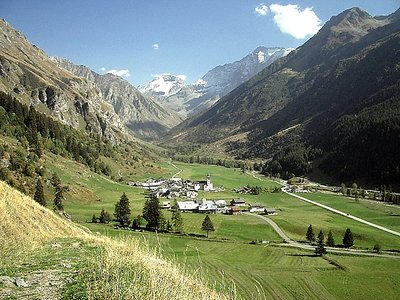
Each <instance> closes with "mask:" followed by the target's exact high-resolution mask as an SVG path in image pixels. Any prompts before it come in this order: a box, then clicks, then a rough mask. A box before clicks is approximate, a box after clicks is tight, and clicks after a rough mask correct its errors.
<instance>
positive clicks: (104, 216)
mask: <svg viewBox="0 0 400 300" xmlns="http://www.w3.org/2000/svg"><path fill="white" fill-rule="evenodd" d="M110 220H111V216H110V214H109V213H108V212H107V211H105V210H104V209H102V210H101V212H100V217H99V222H100V223H109V222H110Z"/></svg>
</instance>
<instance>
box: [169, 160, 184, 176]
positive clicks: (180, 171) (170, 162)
mask: <svg viewBox="0 0 400 300" xmlns="http://www.w3.org/2000/svg"><path fill="white" fill-rule="evenodd" d="M168 163H169V164H170V165H171V166H173V167H174V168H175V169H177V170H178V172H176V173H175V174H174V175H172V177H171V178H175V177H176V176H178V175H179V174H181V173H182V171H183V170H182V169H180V168H178V167H177V166H176V165H175V164H174V163H173V162H172V160H169V161H168Z"/></svg>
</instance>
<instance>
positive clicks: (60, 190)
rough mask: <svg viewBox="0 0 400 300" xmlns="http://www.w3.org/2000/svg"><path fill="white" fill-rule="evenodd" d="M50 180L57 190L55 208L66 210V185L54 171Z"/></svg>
mask: <svg viewBox="0 0 400 300" xmlns="http://www.w3.org/2000/svg"><path fill="white" fill-rule="evenodd" d="M50 181H51V184H52V185H53V187H54V190H55V197H54V208H55V209H57V210H64V205H63V200H64V189H65V187H64V186H62V185H61V180H60V177H58V175H57V173H53V176H52V177H51V179H50Z"/></svg>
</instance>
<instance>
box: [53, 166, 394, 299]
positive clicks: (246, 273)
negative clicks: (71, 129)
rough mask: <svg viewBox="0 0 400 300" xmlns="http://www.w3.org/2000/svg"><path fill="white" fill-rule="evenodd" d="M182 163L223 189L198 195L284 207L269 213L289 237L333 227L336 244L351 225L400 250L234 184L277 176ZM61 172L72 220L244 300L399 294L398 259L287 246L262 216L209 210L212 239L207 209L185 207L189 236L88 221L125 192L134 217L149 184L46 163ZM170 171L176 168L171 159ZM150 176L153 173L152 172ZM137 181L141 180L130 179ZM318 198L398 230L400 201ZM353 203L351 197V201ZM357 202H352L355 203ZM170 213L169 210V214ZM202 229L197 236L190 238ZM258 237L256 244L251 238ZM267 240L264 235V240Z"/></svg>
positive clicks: (314, 211)
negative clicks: (154, 252) (128, 240)
mask: <svg viewBox="0 0 400 300" xmlns="http://www.w3.org/2000/svg"><path fill="white" fill-rule="evenodd" d="M176 165H177V166H178V167H179V168H181V169H183V172H182V173H181V174H180V175H178V176H179V177H182V178H184V179H195V180H200V179H203V178H205V175H206V174H207V173H210V174H211V178H212V181H213V183H214V186H217V187H223V188H224V189H225V190H224V191H223V192H220V193H214V192H207V193H206V192H202V193H200V195H199V197H204V198H209V199H211V198H213V199H226V200H229V199H232V198H235V197H243V198H245V199H246V202H248V203H254V202H260V203H263V204H265V205H266V206H267V207H273V208H276V209H277V210H278V214H277V215H276V216H272V217H271V218H272V219H273V220H274V221H275V222H276V223H277V224H278V225H279V226H280V227H281V228H282V229H283V230H284V231H285V233H286V234H287V235H289V237H291V238H292V239H295V240H299V241H305V232H306V230H307V227H308V225H309V224H312V225H313V227H314V230H315V232H316V233H317V232H318V231H319V230H323V231H324V232H325V234H327V232H328V231H329V230H332V231H333V233H334V237H335V241H336V243H337V244H340V243H341V239H342V237H343V233H344V231H345V229H346V228H351V230H352V232H353V234H354V238H355V246H354V247H355V248H361V249H365V248H369V249H372V247H373V246H374V244H376V243H379V244H380V245H381V246H382V249H383V250H387V249H392V250H397V251H399V250H400V238H398V237H396V236H394V235H391V234H389V233H385V232H383V231H379V230H377V229H374V228H370V227H368V226H367V225H364V224H361V223H358V222H356V221H354V220H351V219H348V218H345V217H343V216H339V215H336V214H334V213H332V212H329V211H326V210H324V209H322V208H319V207H317V206H314V205H311V204H308V203H305V202H303V201H301V200H299V199H296V198H293V197H290V196H289V195H287V194H284V193H270V192H264V193H261V194H260V195H254V196H253V195H238V194H235V193H234V192H232V189H233V188H239V187H241V186H243V185H247V184H250V185H258V186H260V185H261V186H262V187H264V188H272V187H274V186H276V185H277V184H276V183H275V182H272V181H268V180H266V181H260V180H258V179H256V178H254V177H252V176H251V175H249V174H244V173H242V172H241V171H240V170H235V169H229V168H224V167H217V166H204V165H197V164H183V163H176ZM48 168H49V169H51V170H52V171H56V172H57V173H59V175H60V177H61V179H62V181H63V182H64V183H66V184H68V185H69V186H70V191H69V192H68V194H67V201H66V202H65V208H66V210H67V212H68V213H70V214H71V215H72V217H73V219H74V221H76V222H78V223H81V224H82V225H85V226H87V227H88V228H89V229H91V230H92V231H93V232H99V233H100V234H104V235H107V236H111V237H114V238H120V237H123V236H133V237H135V238H138V239H140V240H142V241H143V242H144V243H147V244H148V245H150V246H151V248H156V249H158V251H160V252H161V253H162V254H163V255H164V256H165V257H168V258H170V259H173V260H175V261H176V262H177V263H179V264H181V265H182V266H183V267H185V268H187V269H188V270H191V271H192V272H195V273H197V274H200V275H201V277H203V278H205V279H206V280H207V281H209V282H210V284H211V285H215V286H217V287H220V288H221V289H223V290H224V289H230V288H233V287H235V288H236V291H237V293H238V296H239V297H238V298H244V299H271V298H272V299H346V298H354V299H375V298H382V299H383V298H384V299H396V297H397V295H398V293H399V292H400V287H399V285H398V278H400V276H399V275H400V274H399V273H400V258H384V257H359V256H345V255H333V254H329V255H328V258H329V259H332V260H334V261H335V264H332V263H331V261H329V260H327V259H323V258H320V257H314V256H313V253H312V252H309V251H305V250H300V249H293V248H289V247H285V246H282V245H281V243H282V240H281V238H280V237H279V236H278V235H277V234H276V233H275V232H274V231H273V230H272V228H271V227H270V226H269V225H268V224H267V223H265V222H264V221H263V220H261V219H258V218H255V217H252V216H248V215H234V216H226V215H210V217H211V219H212V221H213V223H214V227H215V232H212V233H210V238H209V239H206V238H205V237H199V236H198V235H201V234H203V232H201V229H200V228H201V222H202V220H203V219H204V215H202V214H194V213H183V214H182V217H183V219H184V230H185V233H186V234H187V235H185V236H177V235H173V234H157V235H155V234H154V233H148V232H143V233H140V232H133V231H130V230H116V229H114V227H113V225H112V224H109V225H101V224H92V223H88V222H89V221H90V220H91V217H92V215H93V213H95V214H97V215H98V214H99V212H100V210H101V209H103V208H104V209H106V210H108V211H109V212H110V213H113V211H114V205H115V202H116V201H117V200H118V199H119V197H120V196H121V194H122V193H123V192H125V193H126V194H127V195H128V198H129V199H130V202H131V208H132V216H136V215H138V214H141V211H142V207H143V204H144V190H143V189H138V188H132V187H129V186H127V185H124V184H117V183H114V182H111V181H108V180H107V179H106V178H104V177H102V176H99V175H97V174H93V173H91V172H87V171H85V169H84V168H83V167H81V166H80V165H78V164H76V163H65V162H59V164H57V162H53V161H52V162H51V164H50V163H49V166H48ZM163 170H164V176H165V177H170V176H171V175H172V174H174V173H176V170H175V169H174V168H173V167H172V166H170V165H169V164H167V163H165V164H164V165H163ZM150 176H151V174H149V177H150ZM132 180H135V178H132ZM304 196H306V197H308V198H310V199H312V200H315V201H319V202H321V203H324V204H328V205H331V206H332V207H335V208H338V209H341V210H344V211H346V212H349V213H351V214H352V215H355V216H359V217H364V218H366V219H368V220H370V221H372V222H375V223H377V224H381V225H385V226H387V227H389V228H392V229H395V230H396V229H398V228H399V227H400V220H399V218H398V216H397V214H398V213H397V211H398V210H399V208H397V207H386V206H384V205H380V206H379V207H375V206H369V205H372V204H371V203H364V202H362V201H360V203H357V204H353V203H352V202H349V201H350V200H349V199H347V198H344V197H337V196H332V195H326V194H306V195H304ZM348 202H349V203H348ZM353 202H354V201H353ZM164 215H165V217H166V218H169V217H170V212H164ZM190 234H196V235H197V236H191V235H190ZM250 241H258V244H256V245H252V244H249V242H250ZM261 241H264V242H263V243H262V242H261Z"/></svg>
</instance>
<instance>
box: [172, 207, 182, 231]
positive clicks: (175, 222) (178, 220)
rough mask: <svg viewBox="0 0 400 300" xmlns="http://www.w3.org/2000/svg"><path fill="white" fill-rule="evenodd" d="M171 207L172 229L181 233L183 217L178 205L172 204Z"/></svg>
mask: <svg viewBox="0 0 400 300" xmlns="http://www.w3.org/2000/svg"><path fill="white" fill-rule="evenodd" d="M172 209H173V211H172V217H171V221H172V226H173V228H174V231H175V232H178V233H183V219H182V215H181V212H180V211H179V208H178V205H174V206H173V207H172Z"/></svg>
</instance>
